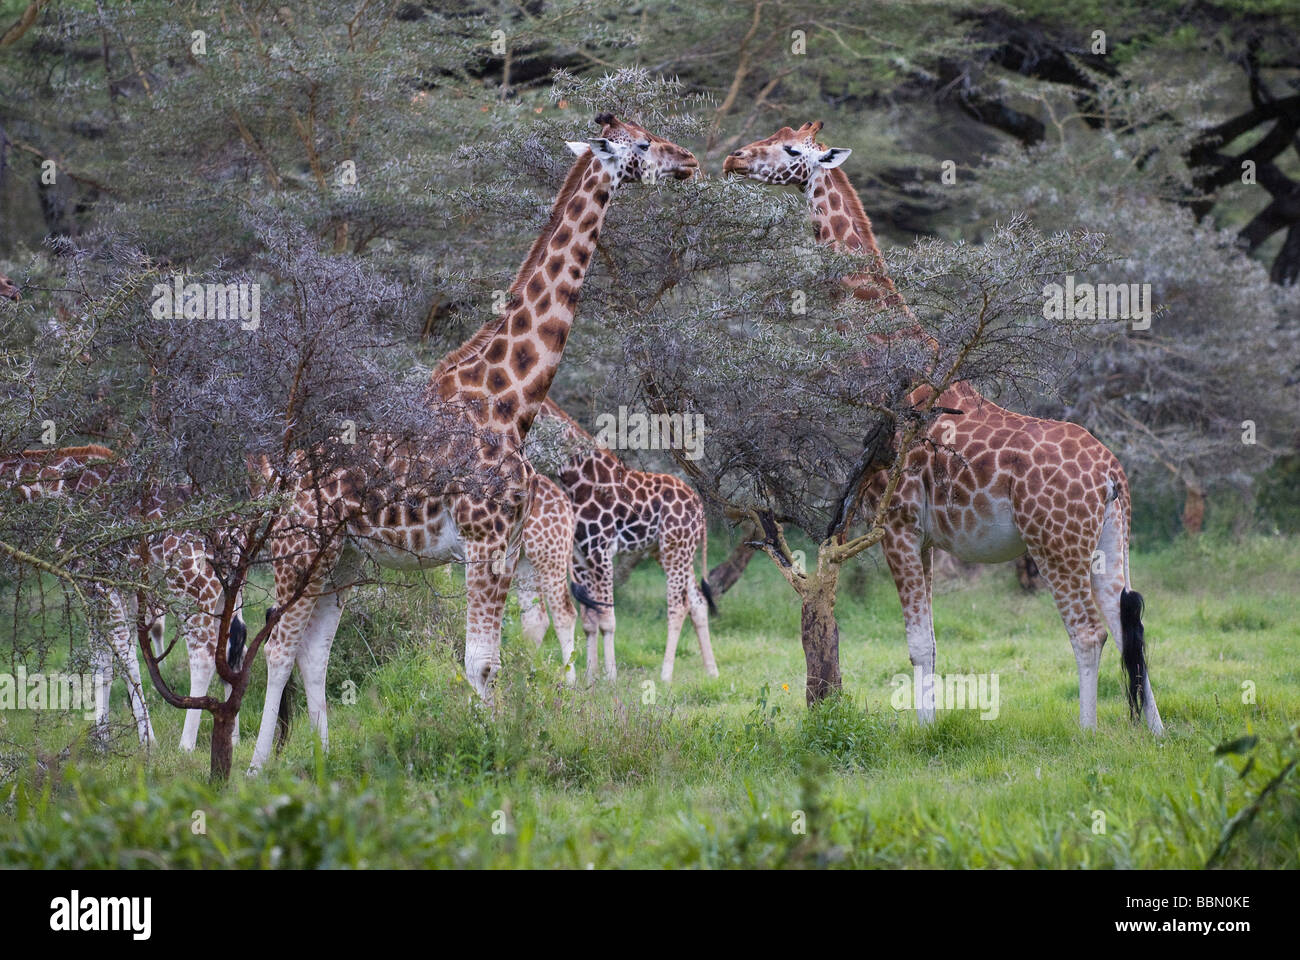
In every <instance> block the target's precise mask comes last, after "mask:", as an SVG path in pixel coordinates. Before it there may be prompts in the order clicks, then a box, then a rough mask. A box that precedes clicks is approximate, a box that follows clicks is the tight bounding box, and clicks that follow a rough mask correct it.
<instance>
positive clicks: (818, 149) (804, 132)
mask: <svg viewBox="0 0 1300 960" xmlns="http://www.w3.org/2000/svg"><path fill="white" fill-rule="evenodd" d="M821 128H822V122H821V121H820V120H816V121H814V122H812V123H805V124H804V125H803V126H802V127H800V128H799V129H798V130H791V129H790V128H789V127H782V128H781V129H780V130H778V131H777V132H776V133H774V134H772V135H771V136H770V137H768V138H767V139H765V140H755V141H754V142H753V143H751V144H749V146H747V147H741V148H740V149H739V150H736V151H733V152H732V153H731V154H729V155H728V157H727V159H726V160H724V161H723V162H722V172H723V173H736V174H739V175H740V176H742V177H748V178H749V179H750V180H757V181H758V182H759V183H776V184H793V185H794V186H797V187H804V186H807V184H808V182H809V181H810V180H812V179H813V178H814V177H816V176H818V175H819V174H820V173H821V172H822V171H825V170H830V169H833V168H834V167H838V166H839V165H840V164H841V163H843V162H844V161H845V160H847V159H848V156H849V154H850V153H852V151H851V150H849V149H847V148H845V147H830V148H827V147H826V146H824V145H823V144H820V143H818V142H817V134H818V133H819V132H820V131H821Z"/></svg>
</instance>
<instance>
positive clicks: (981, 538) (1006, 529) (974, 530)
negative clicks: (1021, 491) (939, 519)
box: [929, 502, 1025, 563]
mask: <svg viewBox="0 0 1300 960" xmlns="http://www.w3.org/2000/svg"><path fill="white" fill-rule="evenodd" d="M970 515H971V516H974V517H976V519H977V522H976V523H975V524H974V525H973V526H971V525H967V526H962V525H961V524H960V523H958V522H957V521H958V520H959V519H960V514H959V513H957V512H956V511H954V512H953V513H951V514H949V516H950V517H951V520H952V522H951V523H949V524H939V523H935V522H934V520H933V518H931V522H930V524H929V528H930V529H929V534H930V540H931V541H932V542H933V543H934V545H935V546H936V547H938V548H939V549H941V550H947V551H948V552H949V553H951V554H952V555H953V556H955V557H956V558H957V559H958V560H963V561H965V562H966V563H1002V562H1004V561H1006V560H1014V559H1015V558H1016V557H1018V556H1020V555H1021V554H1022V553H1024V552H1025V542H1024V540H1022V539H1021V538H1020V531H1019V530H1018V529H1016V524H1015V520H1014V519H1013V518H1012V515H1011V504H1010V503H1006V502H1002V503H995V504H994V506H993V515H992V516H991V517H989V516H980V515H978V514H974V513H973V512H972V513H971V514H970Z"/></svg>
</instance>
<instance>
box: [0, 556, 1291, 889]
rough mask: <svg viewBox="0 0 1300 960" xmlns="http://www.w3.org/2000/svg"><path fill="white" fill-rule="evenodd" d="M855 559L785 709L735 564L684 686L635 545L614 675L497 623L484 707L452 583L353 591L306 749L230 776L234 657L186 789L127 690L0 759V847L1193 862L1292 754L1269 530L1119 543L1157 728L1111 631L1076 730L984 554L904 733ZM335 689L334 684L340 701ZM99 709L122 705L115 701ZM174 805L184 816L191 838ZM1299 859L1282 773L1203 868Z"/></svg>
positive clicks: (164, 733) (542, 863)
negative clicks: (222, 700)
mask: <svg viewBox="0 0 1300 960" xmlns="http://www.w3.org/2000/svg"><path fill="white" fill-rule="evenodd" d="M879 567H880V561H879V559H878V557H876V556H874V555H871V556H868V558H867V559H866V560H865V561H864V574H865V575H854V576H850V577H846V587H845V589H844V590H843V591H842V594H841V604H840V609H839V613H840V629H841V658H842V666H843V674H844V683H845V690H846V696H844V697H841V698H839V699H838V700H836V701H833V702H830V703H828V704H825V705H823V706H821V707H819V708H818V709H816V710H814V711H809V710H807V709H805V707H804V702H803V657H802V651H801V648H800V645H799V639H798V608H797V605H796V604H795V603H794V596H793V594H792V593H791V592H790V591H789V588H788V587H787V586H786V585H785V584H784V582H783V581H782V580H781V579H780V578H779V576H778V575H777V574H776V572H775V570H774V569H773V568H772V567H771V565H770V564H769V563H768V562H767V561H765V560H764V559H762V558H758V559H756V560H755V561H754V562H753V563H752V564H751V566H750V569H749V571H748V572H747V573H746V576H745V577H744V579H742V580H741V582H740V583H739V584H738V585H737V586H736V587H735V588H734V589H733V590H732V591H731V592H730V593H728V594H726V595H725V596H724V597H723V598H721V607H722V612H721V615H720V616H718V617H717V618H715V619H714V620H713V623H712V630H713V636H714V649H715V651H716V654H717V658H718V663H719V666H720V669H721V673H722V675H721V677H719V678H718V679H713V680H711V679H707V678H706V677H704V676H703V673H702V669H701V665H700V657H699V652H698V648H697V647H696V646H695V641H694V635H693V633H692V632H691V631H690V628H689V626H688V627H687V628H686V631H685V632H684V636H683V641H682V644H681V646H680V647H679V651H678V659H677V666H676V676H675V682H674V683H673V684H672V686H671V687H670V688H666V687H664V686H663V685H661V684H659V683H658V671H659V663H660V660H661V657H662V654H663V643H664V637H663V634H664V630H665V618H664V598H663V577H662V574H661V573H660V572H659V570H658V568H657V567H655V566H654V565H653V563H650V562H647V563H644V564H643V565H642V566H641V567H639V568H638V569H637V570H636V571H635V573H634V574H633V576H632V578H631V579H630V580H629V581H628V583H627V584H626V585H624V586H623V587H622V588H621V589H620V591H619V593H618V658H619V660H618V663H619V679H618V682H617V684H616V685H615V686H613V687H610V686H608V685H606V684H603V683H602V684H600V685H599V686H597V687H596V688H595V689H594V690H592V691H585V690H582V689H579V690H569V689H567V688H565V687H564V685H563V684H562V683H561V681H560V676H561V675H560V665H559V663H558V649H557V645H556V644H555V643H554V642H553V638H548V642H547V645H546V646H545V647H544V649H543V651H542V653H541V654H540V655H537V654H535V653H534V652H533V651H532V650H531V648H528V647H527V645H526V644H525V643H523V642H522V641H521V639H520V637H519V632H518V623H517V619H516V618H514V617H512V618H511V621H510V622H509V623H508V624H507V635H506V644H505V663H504V667H503V671H502V677H501V685H500V698H499V699H500V705H499V708H498V711H497V715H496V716H495V717H493V716H491V715H490V714H488V713H487V712H486V711H484V710H483V709H482V708H481V707H479V706H478V705H476V704H475V703H472V702H471V697H470V695H469V688H468V687H467V685H466V684H465V681H464V680H463V678H462V677H461V675H460V670H459V668H458V664H457V662H456V657H455V653H454V650H453V643H454V640H444V641H443V642H439V641H437V640H436V639H434V640H431V639H430V638H431V637H437V636H439V635H441V636H443V637H446V638H453V637H454V634H455V633H456V632H457V631H458V629H459V626H458V624H459V618H460V616H461V613H460V609H461V608H460V606H459V601H458V600H457V599H456V597H455V590H454V588H453V587H452V581H451V580H450V579H448V578H447V577H446V576H445V575H441V578H440V577H439V576H435V577H432V578H430V579H429V580H428V581H427V583H426V585H425V586H424V587H423V588H422V589H420V590H414V591H411V590H408V591H403V590H400V589H397V588H396V587H394V586H392V585H385V587H384V592H383V594H382V596H381V595H380V594H379V593H378V592H377V588H371V589H370V591H368V595H367V596H366V597H365V598H364V616H351V617H347V618H345V625H344V629H343V630H342V631H341V632H340V637H339V640H338V641H337V643H336V648H335V649H336V659H335V662H334V663H333V664H332V665H331V679H330V689H331V714H330V727H331V749H330V751H329V753H328V754H326V755H321V754H319V753H318V752H317V751H316V750H315V749H314V742H313V738H312V736H311V734H310V731H309V729H308V727H307V724H306V722H305V718H304V717H302V716H301V714H300V716H299V717H298V719H297V722H296V726H295V729H294V733H293V736H292V737H291V740H290V743H289V745H288V747H287V749H286V751H285V753H284V755H283V756H281V757H280V758H279V760H278V761H276V762H275V763H274V764H273V768H272V770H271V771H269V772H268V773H267V774H266V775H265V776H264V777H263V778H261V779H254V780H248V779H247V778H246V777H245V776H244V775H243V773H242V770H243V769H244V767H245V766H246V765H247V762H248V758H249V756H250V754H251V747H252V743H251V741H252V739H253V737H254V736H255V734H256V725H257V720H258V715H259V713H260V705H261V697H262V691H261V679H260V676H257V677H256V679H255V686H254V689H253V690H252V691H250V694H249V699H248V701H247V704H248V706H246V708H245V711H244V717H243V732H244V742H243V744H242V745H241V746H240V748H239V749H238V750H237V754H236V766H237V770H238V771H241V772H237V773H236V775H235V777H234V778H233V780H232V782H231V783H230V784H229V785H228V786H226V787H225V788H222V789H214V788H212V787H210V786H208V784H207V782H206V773H207V755H206V732H207V729H208V725H207V724H206V723H205V730H204V734H203V735H202V736H201V737H200V751H199V753H197V754H196V755H194V756H185V757H183V756H180V755H179V754H178V752H177V751H176V750H175V748H174V744H175V743H176V741H177V739H178V738H179V734H180V722H181V716H180V714H179V712H178V711H175V710H173V709H171V708H169V707H167V706H166V705H164V704H162V703H161V700H160V698H158V697H157V696H156V695H154V696H151V698H150V703H151V705H152V706H153V709H154V715H155V727H156V729H157V731H158V733H159V735H160V737H161V738H162V741H163V747H162V748H161V749H159V750H156V751H155V753H154V755H153V756H152V757H149V758H145V757H142V756H140V755H139V754H134V755H128V756H109V757H104V756H101V755H99V754H96V753H95V752H93V751H91V750H90V749H89V748H87V747H84V746H76V747H74V749H73V750H72V753H71V756H70V757H69V758H67V759H66V760H63V761H50V760H49V758H48V756H46V758H45V761H44V763H45V766H44V768H39V767H37V766H36V765H35V764H34V763H31V762H29V759H28V760H25V761H24V762H20V763H18V764H16V765H17V766H18V770H17V771H16V772H13V773H10V774H8V777H7V779H6V780H0V811H2V812H0V864H19V865H30V866H37V865H49V866H91V867H118V866H151V865H157V866H161V865H178V866H259V865H262V866H273V865H279V866H300V867H301V866H366V865H369V866H521V867H527V866H536V867H572V868H585V867H588V866H594V867H598V868H604V867H679V866H686V867H733V866H734V867H754V866H785V867H797V866H822V865H840V866H851V867H1008V866H1010V867H1120V868H1124V867H1199V866H1202V865H1204V864H1205V863H1206V861H1207V859H1209V858H1210V856H1211V854H1212V853H1213V852H1214V850H1215V848H1216V846H1217V845H1218V844H1219V842H1220V838H1221V836H1222V835H1223V831H1224V829H1225V827H1226V825H1227V824H1228V823H1229V821H1230V819H1231V818H1232V817H1233V816H1234V814H1236V813H1237V812H1238V811H1239V810H1241V809H1243V808H1244V807H1245V806H1246V805H1247V804H1248V803H1249V802H1250V801H1251V800H1253V799H1254V798H1255V797H1256V796H1257V795H1258V794H1259V792H1260V790H1261V789H1262V788H1263V786H1264V785H1265V784H1266V783H1267V781H1268V780H1269V778H1270V777H1271V776H1272V775H1273V774H1274V773H1276V772H1277V771H1278V770H1280V769H1281V768H1282V766H1283V764H1284V763H1285V762H1286V761H1287V759H1288V758H1291V757H1294V755H1295V740H1294V732H1293V731H1292V729H1291V728H1292V727H1293V725H1294V724H1296V723H1297V721H1298V720H1300V657H1297V655H1296V653H1297V640H1298V639H1300V637H1298V636H1297V634H1298V630H1297V626H1296V617H1295V612H1294V611H1295V598H1294V589H1295V584H1296V582H1297V577H1296V574H1297V571H1300V541H1298V540H1295V539H1286V538H1254V539H1246V540H1243V541H1240V542H1232V541H1225V540H1216V539H1203V540H1201V541H1199V542H1190V543H1189V542H1180V543H1176V544H1174V545H1171V546H1169V547H1167V548H1163V549H1161V550H1159V551H1156V552H1148V553H1140V554H1136V555H1135V556H1134V558H1133V576H1134V585H1135V586H1136V587H1137V589H1139V590H1140V591H1141V592H1143V593H1144V594H1145V596H1146V599H1147V613H1146V626H1147V640H1148V648H1149V654H1150V661H1151V676H1152V679H1153V683H1154V686H1155V690H1156V695H1157V698H1158V699H1159V702H1160V708H1161V712H1162V715H1163V717H1164V719H1165V722H1166V725H1167V727H1168V729H1169V735H1168V736H1167V737H1166V738H1164V739H1163V740H1160V741H1156V740H1153V739H1152V738H1151V737H1150V736H1149V735H1148V734H1147V733H1146V730H1145V728H1144V727H1138V726H1134V725H1133V724H1131V723H1130V722H1129V720H1128V717H1127V709H1126V705H1125V701H1124V694H1123V688H1122V683H1121V676H1120V668H1119V662H1118V656H1117V654H1116V652H1115V649H1114V646H1113V644H1108V645H1107V648H1106V651H1105V656H1104V658H1103V673H1102V682H1101V690H1100V708H1099V723H1098V730H1097V731H1095V732H1091V733H1089V732H1084V731H1081V730H1080V729H1079V728H1078V726H1077V722H1076V720H1077V712H1078V689H1077V679H1076V674H1075V667H1074V658H1073V656H1072V654H1071V652H1070V648H1069V644H1068V642H1067V640H1066V637H1065V632H1064V629H1063V628H1062V626H1061V623H1060V621H1059V619H1058V618H1057V615H1056V612H1055V608H1054V606H1053V604H1052V601H1051V599H1050V597H1048V596H1046V595H1036V596H1030V595H1025V594H1023V593H1021V592H1020V590H1019V588H1018V587H1017V586H1016V584H1015V581H1014V577H1013V576H1012V575H1011V573H1010V571H1009V570H1008V569H1007V568H988V569H987V570H985V571H984V572H983V573H982V574H981V575H980V576H979V577H978V578H977V579H976V580H974V581H973V582H970V583H961V584H955V585H948V586H947V587H946V588H944V589H942V590H941V591H940V592H939V594H938V596H937V597H936V601H935V606H936V630H937V635H938V644H939V669H940V671H941V672H944V673H958V672H960V673H976V674H980V673H997V674H998V676H999V692H1000V712H999V715H998V717H997V719H996V720H992V721H985V720H981V719H980V718H979V716H978V714H976V713H974V712H971V711H961V712H951V713H949V714H942V713H941V714H940V719H939V720H938V722H936V723H935V724H934V725H932V726H930V727H928V728H920V727H918V725H917V724H916V721H915V719H914V716H913V715H912V714H910V713H899V712H896V711H895V710H894V709H893V708H892V707H891V706H890V696H891V694H892V692H893V688H892V687H891V686H890V679H891V678H892V677H894V676H895V675H896V674H899V673H906V672H908V670H909V664H908V659H907V650H906V645H905V643H904V642H903V632H902V624H901V616H900V612H899V609H898V601H897V599H896V597H895V596H894V593H893V587H892V583H891V582H890V580H889V578H888V576H887V575H885V573H884V571H883V570H881V569H879ZM435 588H436V591H435ZM435 592H440V593H442V594H444V599H443V600H441V601H437V600H436V599H435ZM256 606H257V604H256V601H254V602H252V603H250V607H251V609H250V611H249V619H250V623H251V625H252V626H253V627H254V628H255V627H256V625H257V623H258V622H259V621H260V618H261V612H260V610H258V609H256ZM363 637H364V641H365V642H364V643H363V642H362V639H363ZM579 648H580V655H581V650H582V649H583V644H582V643H581V642H580V643H579ZM259 669H260V665H259ZM581 670H582V664H581V663H580V664H579V672H580V674H581ZM170 671H176V674H177V676H176V679H177V680H178V681H179V680H180V678H181V676H183V674H182V673H181V671H179V669H178V667H177V666H175V665H171V666H169V672H170ZM347 681H351V682H352V683H354V684H355V685H356V688H357V691H358V692H357V696H356V698H355V701H356V702H355V703H352V704H348V703H344V702H340V696H341V692H342V691H343V690H344V689H345V683H346V682H347ZM1243 691H1253V698H1252V697H1251V696H1246V695H1244V693H1243ZM117 696H118V701H120V700H121V699H122V696H121V692H120V688H119V690H118V691H117ZM1251 699H1253V701H1254V702H1243V700H1251ZM114 710H115V714H116V715H117V716H119V717H123V716H125V711H126V707H125V705H124V704H122V703H120V702H115V706H114ZM78 722H80V721H76V720H68V721H67V722H66V724H65V725H64V726H63V727H58V726H57V725H56V726H55V727H53V728H51V727H50V726H49V725H48V721H46V725H45V726H43V727H41V728H39V732H38V730H37V728H36V727H34V726H33V725H32V723H31V721H30V719H29V718H26V717H24V715H22V714H13V713H9V714H5V713H2V712H0V751H3V750H4V749H5V748H6V747H7V748H8V750H9V752H8V754H7V755H8V756H9V757H10V758H11V761H12V757H13V749H12V748H13V745H14V744H15V743H17V744H24V745H26V746H27V747H28V748H29V749H31V750H34V749H35V745H33V744H32V742H31V741H32V739H33V738H34V737H36V736H39V737H40V738H41V740H42V742H41V744H40V747H41V749H42V751H43V752H45V753H46V754H48V752H49V751H50V750H51V749H53V748H54V747H56V746H59V745H61V744H62V743H66V742H67V741H68V740H69V739H72V737H73V736H74V735H75V734H76V732H77V731H78V729H79V728H78V725H77V724H78ZM83 725H84V723H83ZM1247 733H1251V734H1255V735H1257V736H1258V737H1259V745H1258V746H1257V747H1255V748H1254V749H1253V750H1252V751H1250V758H1251V759H1250V768H1249V769H1248V770H1247V772H1246V774H1245V776H1244V777H1242V776H1239V771H1240V770H1241V769H1242V768H1243V766H1244V764H1245V757H1237V756H1234V755H1231V754H1227V755H1224V756H1216V755H1215V753H1214V748H1215V746H1216V745H1217V744H1219V743H1222V742H1224V741H1229V740H1235V739H1237V738H1239V737H1241V736H1243V735H1244V734H1247ZM60 736H62V740H60V739H59V737H60ZM14 765H15V764H14V763H12V762H11V764H10V766H14ZM5 769H6V768H5V767H4V766H3V765H0V772H2V771H4V770H5ZM200 815H201V820H202V822H203V825H204V827H205V831H206V832H198V833H196V832H195V829H196V828H195V827H194V824H195V823H196V822H197V821H196V817H200ZM801 824H802V825H803V826H804V827H805V832H802V833H801V832H796V831H795V830H794V829H792V828H794V827H796V826H799V825H801ZM1298 850H1300V795H1298V794H1297V791H1296V785H1295V779H1294V778H1292V779H1290V780H1287V781H1285V783H1284V784H1283V787H1282V789H1280V790H1279V791H1277V792H1276V793H1274V794H1272V795H1271V796H1269V797H1268V798H1266V800H1265V801H1263V802H1262V803H1261V804H1260V812H1259V813H1258V815H1257V816H1256V817H1255V818H1254V819H1253V820H1251V821H1250V822H1248V823H1245V824H1243V828H1242V829H1241V830H1240V832H1238V833H1237V835H1236V836H1235V837H1234V838H1233V841H1232V843H1231V844H1230V846H1229V847H1228V848H1227V851H1226V855H1225V856H1224V857H1223V858H1222V860H1221V862H1222V863H1223V864H1225V865H1227V866H1235V867H1295V866H1298V865H1300V853H1298Z"/></svg>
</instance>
